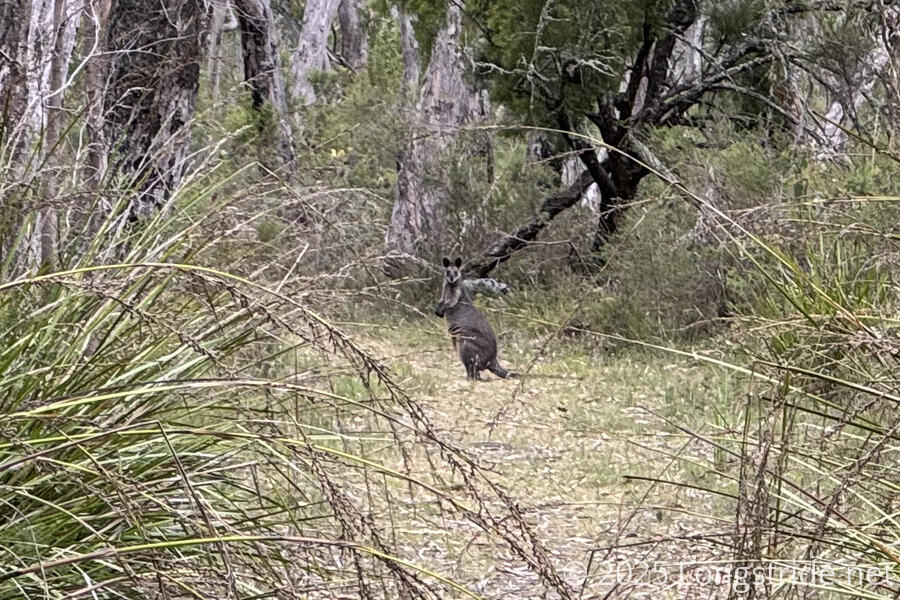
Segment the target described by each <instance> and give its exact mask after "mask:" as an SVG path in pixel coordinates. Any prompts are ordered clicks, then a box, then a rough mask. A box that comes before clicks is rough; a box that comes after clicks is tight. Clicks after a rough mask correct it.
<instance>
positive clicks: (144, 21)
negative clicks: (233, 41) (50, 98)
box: [106, 0, 206, 220]
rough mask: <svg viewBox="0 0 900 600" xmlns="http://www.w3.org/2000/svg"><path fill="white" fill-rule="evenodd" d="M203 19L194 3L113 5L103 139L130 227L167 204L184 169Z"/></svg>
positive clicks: (127, 0)
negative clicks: (123, 188) (122, 188)
mask: <svg viewBox="0 0 900 600" xmlns="http://www.w3.org/2000/svg"><path fill="white" fill-rule="evenodd" d="M205 16H206V10H205V9H204V7H202V6H201V4H200V3H199V2H197V1H196V0H170V1H169V2H167V3H166V5H165V6H164V7H163V6H161V5H160V4H159V2H156V1H154V0H116V1H115V2H113V4H112V11H111V14H110V18H109V36H108V44H109V49H110V52H111V54H112V61H111V62H112V64H111V65H110V84H109V88H108V91H107V94H106V111H107V114H108V119H107V122H106V125H107V129H106V134H107V139H108V140H109V142H110V143H111V144H113V145H114V146H115V150H114V151H113V156H114V158H115V162H114V164H113V165H112V169H113V171H114V172H115V173H116V174H117V175H118V176H119V177H120V180H122V181H124V182H125V183H126V185H127V189H128V190H129V192H130V193H131V194H132V196H131V198H130V202H129V208H128V217H129V220H136V219H138V218H139V217H140V216H141V215H143V214H145V213H148V212H151V211H154V210H158V209H159V208H161V207H162V206H163V205H165V203H166V202H167V201H168V200H169V198H170V197H171V196H172V194H173V193H174V192H175V191H176V190H177V189H178V186H179V184H180V183H181V178H182V176H183V174H184V172H185V170H186V167H187V164H186V155H187V150H188V143H189V141H190V139H189V133H190V126H189V125H190V121H191V118H192V117H193V115H194V101H195V99H196V96H197V85H198V80H199V75H200V63H201V60H202V58H203V56H202V48H203V34H204V32H205V31H206V27H205V23H204V20H205Z"/></svg>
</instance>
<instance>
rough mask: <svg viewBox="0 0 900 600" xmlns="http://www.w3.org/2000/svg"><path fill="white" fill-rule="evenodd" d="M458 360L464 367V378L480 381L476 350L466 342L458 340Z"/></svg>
mask: <svg viewBox="0 0 900 600" xmlns="http://www.w3.org/2000/svg"><path fill="white" fill-rule="evenodd" d="M458 347H459V358H460V360H461V361H462V364H463V365H464V366H465V367H466V377H468V378H469V379H476V380H477V379H481V377H480V376H479V375H478V373H479V370H478V350H477V349H476V348H475V347H474V346H473V344H472V343H471V342H469V341H468V340H464V339H463V340H459V342H458Z"/></svg>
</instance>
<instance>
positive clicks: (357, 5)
mask: <svg viewBox="0 0 900 600" xmlns="http://www.w3.org/2000/svg"><path fill="white" fill-rule="evenodd" d="M365 8H366V3H365V0H341V3H340V5H339V6H338V20H339V21H340V24H341V58H343V59H344V62H345V63H346V64H347V66H348V67H350V69H351V70H353V71H359V70H361V69H364V68H365V67H366V63H367V62H368V60H369V37H368V31H367V27H366V19H365V15H364V14H363V13H364V12H365Z"/></svg>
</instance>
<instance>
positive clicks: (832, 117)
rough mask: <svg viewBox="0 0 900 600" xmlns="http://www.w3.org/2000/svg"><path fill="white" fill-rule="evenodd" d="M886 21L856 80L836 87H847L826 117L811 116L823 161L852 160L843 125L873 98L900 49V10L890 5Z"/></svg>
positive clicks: (857, 73) (855, 77)
mask: <svg viewBox="0 0 900 600" xmlns="http://www.w3.org/2000/svg"><path fill="white" fill-rule="evenodd" d="M883 22H884V23H885V24H886V26H887V29H888V31H886V32H885V35H884V36H883V37H882V36H877V37H876V39H875V45H874V47H873V48H872V50H871V51H870V52H869V53H868V54H867V55H866V57H865V58H864V59H862V60H861V61H860V63H859V65H858V69H857V71H856V73H855V74H854V75H855V76H854V77H853V78H852V81H848V82H845V85H844V86H841V85H835V86H834V87H836V88H840V87H844V88H845V90H844V92H843V93H842V94H841V95H840V96H839V97H837V98H833V99H832V100H831V102H830V103H829V104H828V108H827V110H826V111H825V115H824V118H820V117H818V116H817V115H815V114H812V115H811V116H812V120H813V122H814V123H815V124H816V127H817V128H818V132H819V138H820V139H819V140H816V141H815V142H814V147H815V150H816V158H818V159H819V160H825V159H833V160H837V161H839V162H845V163H846V162H849V158H848V157H847V156H846V149H847V134H846V133H845V132H844V130H843V129H842V128H841V126H845V122H846V119H847V117H848V116H849V115H855V114H856V113H857V112H858V111H859V109H860V108H861V107H862V105H863V103H864V102H865V101H866V100H867V99H868V98H869V97H870V94H871V92H872V90H873V88H874V87H875V84H876V83H878V81H879V78H880V77H881V76H882V74H883V73H884V71H885V70H886V68H887V67H888V66H889V65H890V63H891V59H892V56H893V55H894V54H895V53H896V52H897V51H898V49H900V9H898V8H896V7H888V8H886V9H885V14H884V19H883Z"/></svg>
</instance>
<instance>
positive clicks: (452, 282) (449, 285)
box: [434, 256, 462, 317]
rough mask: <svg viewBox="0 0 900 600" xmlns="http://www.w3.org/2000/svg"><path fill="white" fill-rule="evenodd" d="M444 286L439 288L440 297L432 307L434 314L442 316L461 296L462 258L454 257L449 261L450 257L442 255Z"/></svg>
mask: <svg viewBox="0 0 900 600" xmlns="http://www.w3.org/2000/svg"><path fill="white" fill-rule="evenodd" d="M443 264H444V287H443V288H442V289H441V299H440V300H439V301H438V304H437V306H436V307H435V309H434V314H436V315H437V316H439V317H443V316H444V313H445V312H447V310H448V309H451V308H453V307H454V306H456V304H457V303H458V302H459V299H460V297H461V296H462V289H461V286H460V283H462V272H461V271H460V268H461V267H462V259H461V258H460V257H458V256H457V257H456V260H454V261H453V262H450V259H449V258H447V257H446V256H445V257H444V261H443Z"/></svg>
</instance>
